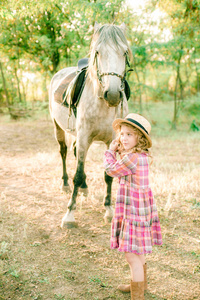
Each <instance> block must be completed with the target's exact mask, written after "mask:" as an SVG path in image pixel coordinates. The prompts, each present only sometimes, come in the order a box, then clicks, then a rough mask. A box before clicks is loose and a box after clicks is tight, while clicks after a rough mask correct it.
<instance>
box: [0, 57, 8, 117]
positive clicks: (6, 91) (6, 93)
mask: <svg viewBox="0 0 200 300" xmlns="http://www.w3.org/2000/svg"><path fill="white" fill-rule="evenodd" d="M0 69H1V76H2V81H3V89H4V92H5V96H6V106H7V108H8V111H9V112H10V101H9V96H8V90H7V87H6V80H5V76H4V73H3V66H2V63H1V62H0Z"/></svg>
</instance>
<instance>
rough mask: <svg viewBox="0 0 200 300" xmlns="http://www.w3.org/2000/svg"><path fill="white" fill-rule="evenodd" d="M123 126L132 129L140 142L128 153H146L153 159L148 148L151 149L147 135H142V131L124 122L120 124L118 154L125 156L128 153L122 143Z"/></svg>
mask: <svg viewBox="0 0 200 300" xmlns="http://www.w3.org/2000/svg"><path fill="white" fill-rule="evenodd" d="M121 126H126V127H128V128H130V129H131V131H133V132H134V133H135V135H136V136H137V140H138V142H137V144H136V146H135V147H133V148H132V149H131V150H129V151H128V152H129V153H130V152H132V153H146V154H148V156H150V157H151V153H150V151H149V149H148V147H149V141H148V140H147V138H146V137H145V135H144V134H143V133H142V131H140V130H139V129H137V128H136V127H133V126H132V125H129V124H127V123H126V122H122V123H121V124H120V128H119V131H118V132H117V140H118V142H119V147H118V152H119V153H120V154H125V153H126V151H125V149H124V148H123V145H122V143H121V140H120V132H121Z"/></svg>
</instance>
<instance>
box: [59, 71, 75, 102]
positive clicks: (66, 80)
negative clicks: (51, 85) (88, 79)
mask: <svg viewBox="0 0 200 300" xmlns="http://www.w3.org/2000/svg"><path fill="white" fill-rule="evenodd" d="M76 75H77V73H76V71H75V72H72V73H70V74H68V75H67V76H66V77H65V78H64V79H63V80H62V81H61V82H60V83H59V86H58V88H57V89H56V90H55V92H54V100H55V101H56V102H58V103H60V104H62V103H63V94H64V92H65V91H66V90H67V88H68V86H69V84H70V82H71V81H72V80H73V79H74V78H75V77H76Z"/></svg>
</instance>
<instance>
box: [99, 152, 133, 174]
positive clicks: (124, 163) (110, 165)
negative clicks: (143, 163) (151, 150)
mask: <svg viewBox="0 0 200 300" xmlns="http://www.w3.org/2000/svg"><path fill="white" fill-rule="evenodd" d="M136 167H137V154H136V153H129V154H126V155H124V157H123V158H122V159H120V160H117V159H116V152H115V151H114V150H107V151H106V152H105V155H104V168H105V171H106V173H107V174H108V175H109V176H111V177H121V176H125V175H130V174H133V173H135V171H136Z"/></svg>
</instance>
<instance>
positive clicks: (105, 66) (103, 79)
mask: <svg viewBox="0 0 200 300" xmlns="http://www.w3.org/2000/svg"><path fill="white" fill-rule="evenodd" d="M124 30H125V25H124V24H122V25H121V26H116V25H103V26H101V27H100V26H99V25H98V24H97V23H96V24H95V32H94V37H93V40H92V43H91V56H90V63H89V72H91V74H92V76H91V77H93V78H92V79H93V80H95V79H96V82H97V86H98V88H99V89H98V95H99V97H100V98H103V99H104V100H105V101H106V103H107V105H108V106H114V107H115V106H117V105H118V104H119V103H120V101H121V100H122V99H123V94H124V93H123V90H124V81H125V76H126V64H127V63H128V57H129V55H130V54H131V51H130V48H129V46H128V43H127V40H126V38H125V36H124Z"/></svg>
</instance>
